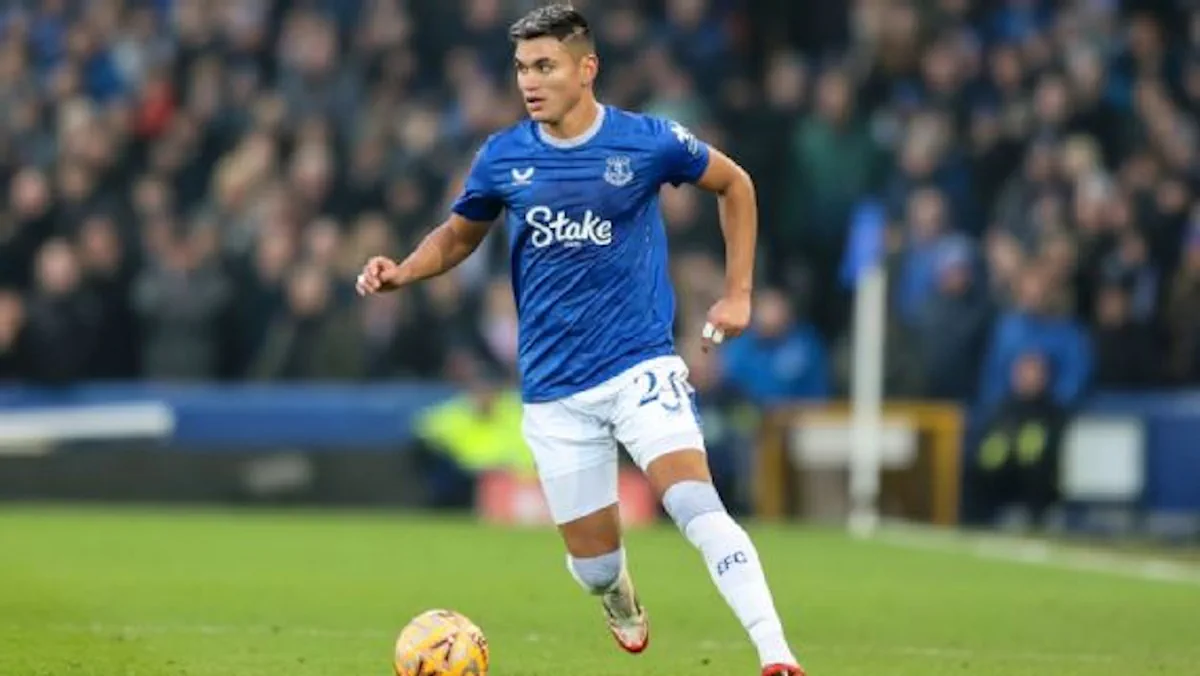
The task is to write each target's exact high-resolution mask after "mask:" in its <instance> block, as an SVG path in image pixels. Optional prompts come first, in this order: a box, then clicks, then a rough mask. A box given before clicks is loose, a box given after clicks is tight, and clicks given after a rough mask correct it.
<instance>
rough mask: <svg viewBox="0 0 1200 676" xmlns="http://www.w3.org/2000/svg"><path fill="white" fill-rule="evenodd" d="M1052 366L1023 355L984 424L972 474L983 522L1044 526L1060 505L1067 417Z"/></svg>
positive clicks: (1030, 354)
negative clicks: (1054, 386) (1056, 392)
mask: <svg viewBox="0 0 1200 676" xmlns="http://www.w3.org/2000/svg"><path fill="white" fill-rule="evenodd" d="M1051 368H1052V367H1051V366H1050V362H1049V361H1048V360H1047V359H1045V358H1044V357H1043V356H1042V355H1041V354H1039V353H1037V352H1025V353H1022V354H1020V355H1018V356H1017V358H1016V359H1015V360H1014V361H1013V363H1012V370H1011V376H1010V382H1011V385H1010V387H1009V388H1008V391H1009V393H1010V394H1009V395H1008V396H1007V397H1006V399H1005V401H1004V402H1003V403H1002V405H1001V406H1000V407H999V409H998V410H997V411H996V412H995V413H994V414H993V415H992V416H991V417H990V419H989V420H988V422H987V424H986V432H985V434H984V437H983V442H982V443H981V444H980V447H979V451H978V454H977V455H976V459H975V465H974V467H973V468H972V470H971V471H970V475H971V476H972V477H973V478H974V480H973V482H972V483H973V487H974V489H975V491H976V501H977V505H978V507H979V509H980V512H981V516H982V517H983V518H984V519H985V520H986V521H988V522H994V521H995V520H997V519H999V518H1003V519H1004V520H1005V521H1007V522H1009V523H1010V524H1012V525H1021V524H1023V523H1030V522H1031V523H1032V524H1035V525H1042V524H1044V522H1045V518H1046V516H1047V514H1048V510H1049V509H1050V507H1051V506H1053V505H1054V504H1055V503H1056V502H1057V501H1058V476H1059V470H1058V467H1059V452H1060V444H1061V442H1062V434H1063V429H1064V427H1065V425H1066V411H1065V409H1064V408H1063V407H1062V405H1060V404H1059V403H1058V402H1057V401H1055V397H1054V395H1053V394H1052V393H1051V391H1050V381H1051V380H1052V379H1053V378H1054V376H1053V374H1052V373H1051V372H1050V369H1051Z"/></svg>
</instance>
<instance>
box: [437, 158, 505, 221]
mask: <svg viewBox="0 0 1200 676" xmlns="http://www.w3.org/2000/svg"><path fill="white" fill-rule="evenodd" d="M491 147H492V141H491V139H489V140H488V141H487V142H486V143H484V144H483V145H482V146H480V148H479V151H478V152H476V153H475V159H474V160H473V161H472V162H471V169H470V171H468V172H467V178H466V180H465V181H464V182H463V188H462V192H460V193H459V194H458V197H456V198H455V200H454V204H452V205H451V207H450V210H451V211H453V212H454V213H456V214H458V215H459V216H462V217H463V218H465V219H467V220H471V221H480V222H485V223H486V222H490V221H493V220H495V219H496V217H497V216H499V215H500V211H501V210H503V209H504V199H503V197H502V196H501V195H500V193H499V191H497V190H496V186H495V181H493V180H492V165H491V158H490V153H491Z"/></svg>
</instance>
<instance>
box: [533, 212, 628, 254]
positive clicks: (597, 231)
mask: <svg viewBox="0 0 1200 676" xmlns="http://www.w3.org/2000/svg"><path fill="white" fill-rule="evenodd" d="M525 222H526V223H528V224H529V226H530V227H532V228H533V230H534V232H533V234H532V235H531V236H530V237H529V243H530V244H532V245H533V246H534V247H536V248H538V249H544V248H546V247H548V246H550V245H551V244H562V245H563V246H567V247H578V246H583V245H584V244H586V243H591V244H595V245H596V246H608V245H609V244H612V221H606V220H604V219H603V218H600V217H599V216H597V215H595V214H593V213H592V210H591V209H588V210H587V211H585V212H583V219H582V220H579V221H573V220H571V218H570V217H569V216H567V214H566V213H565V212H562V211H559V212H558V213H555V212H553V211H552V210H551V209H550V207H548V206H545V205H538V206H536V207H533V208H532V209H530V210H529V211H527V212H525Z"/></svg>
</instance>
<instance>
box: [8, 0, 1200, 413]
mask: <svg viewBox="0 0 1200 676" xmlns="http://www.w3.org/2000/svg"><path fill="white" fill-rule="evenodd" d="M534 4H536V3H535V2H534V0H441V1H436V0H295V1H290V2H289V1H287V0H27V1H20V0H8V1H7V2H4V3H0V7H2V9H0V36H2V38H0V186H2V187H3V189H2V190H0V380H3V379H16V380H18V381H27V382H39V383H50V384H62V383H70V382H76V381H79V380H85V379H103V378H108V379H127V378H143V379H153V380H166V381H179V380H189V381H194V380H215V379H224V380H228V379H266V380H299V379H337V380H362V379H384V378H447V377H449V378H470V377H472V374H478V373H479V372H480V371H481V368H480V365H483V368H484V369H486V370H487V371H488V372H489V373H506V374H508V375H509V376H510V377H511V375H512V374H513V369H514V363H515V346H516V320H515V312H514V307H513V303H512V299H511V295H510V290H509V286H508V282H507V277H506V269H505V261H506V257H505V252H504V250H503V247H504V241H503V238H502V237H491V238H489V240H488V241H487V242H486V243H485V246H484V247H483V248H482V249H481V250H480V251H479V252H478V253H477V254H476V255H475V256H473V257H472V258H471V259H470V260H469V261H468V262H467V263H466V264H464V265H463V266H462V267H461V268H460V269H459V270H457V271H455V273H453V274H449V275H446V276H443V277H440V278H438V279H436V280H433V281H430V282H428V283H425V284H423V285H421V286H419V287H417V288H413V289H410V290H406V291H404V292H402V293H397V294H388V295H384V296H380V297H376V298H371V299H368V300H366V301H363V300H361V299H358V298H356V297H355V296H354V295H353V289H352V280H353V277H354V275H355V274H357V272H358V269H359V267H360V266H361V264H362V262H363V261H364V260H365V259H366V258H367V257H368V256H369V255H373V254H377V253H380V252H391V253H392V254H394V255H401V254H402V253H403V252H405V251H407V250H409V249H411V247H412V246H413V245H414V244H415V243H416V242H417V241H419V239H420V238H421V237H422V236H423V235H424V234H425V232H427V231H428V229H429V228H430V227H432V226H433V225H434V224H436V223H437V222H438V221H440V220H441V219H442V218H443V216H444V214H445V210H446V207H447V205H448V202H449V200H450V199H451V198H452V197H453V195H454V194H455V192H456V190H457V189H458V187H459V186H460V185H461V180H462V177H463V173H464V171H465V169H466V167H467V163H468V162H469V160H470V158H471V156H472V154H473V152H474V150H475V148H476V147H477V145H478V144H479V143H480V141H481V140H482V139H484V138H485V137H486V136H487V134H489V133H490V132H492V131H494V130H496V129H498V128H500V127H502V126H505V125H508V124H511V123H513V122H515V121H517V120H519V119H521V117H522V114H523V111H522V108H521V105H520V101H519V99H518V98H517V97H516V96H515V89H514V86H513V83H512V76H511V66H510V63H511V55H510V49H511V47H510V45H509V43H508V40H507V36H506V28H507V26H508V24H509V22H511V21H512V20H513V19H514V18H516V17H517V16H519V15H520V14H521V13H522V12H524V11H525V10H527V9H529V8H530V7H531V6H533V5H534ZM575 5H576V6H577V7H579V8H580V9H582V10H583V11H585V13H587V14H588V15H589V16H590V17H591V19H592V21H593V28H594V31H595V34H596V37H597V40H598V44H599V50H600V56H601V62H602V75H601V78H600V83H599V87H600V95H601V97H602V98H603V99H604V100H605V101H606V102H609V103H612V104H616V105H620V106H627V107H631V108H636V109H639V110H643V111H647V112H650V113H654V114H659V115H664V116H669V117H671V118H674V119H676V120H678V121H680V122H681V123H683V124H685V125H689V126H690V127H692V128H693V129H694V130H695V131H696V132H697V134H698V135H699V136H701V137H702V138H704V139H706V140H708V141H710V142H712V143H714V144H716V145H718V146H719V147H722V148H723V149H725V150H726V151H727V152H728V153H729V154H731V155H732V156H733V157H735V158H736V159H737V160H738V161H740V162H741V163H742V164H743V165H744V166H746V167H747V169H748V170H749V171H750V172H751V174H752V175H753V176H754V177H755V179H756V182H757V185H758V192H759V198H760V205H761V218H762V221H761V223H762V234H761V244H762V256H761V261H762V263H761V265H760V268H759V269H760V273H761V280H760V282H759V288H760V289H761V291H760V292H759V299H758V302H757V312H756V318H755V326H754V328H753V330H752V331H751V332H750V334H749V335H748V336H746V337H745V338H744V339H742V340H739V341H735V342H733V343H731V344H730V345H728V346H727V347H726V348H725V349H724V351H723V352H721V353H720V354H718V355H715V356H705V355H703V354H701V353H700V352H699V350H698V349H697V345H696V341H695V339H696V338H697V336H696V334H697V333H698V332H697V330H696V329H697V327H699V326H700V325H701V324H702V315H703V313H704V312H705V310H706V309H707V307H708V305H709V303H711V302H712V300H714V298H715V297H716V294H717V293H719V291H720V289H721V281H722V268H723V266H722V260H723V249H722V240H721V233H720V227H719V224H718V220H717V210H716V205H715V202H714V201H713V200H712V199H711V198H709V197H708V196H706V195H704V194H703V193H700V192H699V191H697V190H696V189H694V188H690V187H683V188H679V189H673V188H665V189H664V193H663V208H664V211H665V216H666V221H667V227H668V229H669V234H670V238H671V244H672V254H673V261H674V262H673V274H674V276H675V278H676V280H677V283H678V284H677V286H678V289H679V294H680V298H679V301H680V303H679V304H680V320H679V325H678V328H679V335H680V340H681V349H682V350H683V351H684V352H685V355H686V356H687V357H688V358H689V359H690V360H691V363H692V364H693V368H694V371H695V374H694V375H695V379H696V380H697V387H698V389H701V390H702V391H711V393H712V394H713V397H712V398H711V399H709V401H717V402H720V401H723V397H724V396H725V395H726V394H730V393H732V394H731V396H733V397H734V398H736V399H739V400H749V401H751V402H755V403H766V404H769V403H771V402H773V401H778V400H781V399H797V398H817V399H819V398H824V397H828V396H831V395H833V394H837V393H843V392H845V391H846V390H847V387H848V385H847V384H848V382H849V371H850V363H851V361H852V358H853V356H852V351H851V348H850V346H851V345H852V340H853V336H852V333H853V330H852V328H853V327H852V324H851V322H850V317H851V315H852V307H853V304H852V298H853V291H854V288H853V287H854V281H855V279H856V274H855V272H856V270H858V269H859V268H860V267H861V264H862V261H863V260H864V259H865V258H866V257H869V256H871V255H872V254H871V253H870V252H871V251H875V250H880V249H881V250H882V252H883V256H884V259H885V262H886V267H887V269H888V271H889V273H890V274H889V282H888V304H889V317H888V321H887V333H888V339H887V343H886V344H887V348H886V349H887V356H886V364H887V374H886V386H885V387H886V392H887V394H888V395H889V396H893V397H910V398H916V397H932V398H940V399H951V400H958V401H963V402H969V403H971V404H978V405H979V406H980V407H981V409H982V410H986V411H997V410H1000V409H1002V408H1003V407H1004V406H1006V405H1007V403H1008V402H1011V401H1012V400H1013V399H1014V397H1015V398H1017V399H1022V398H1026V399H1027V398H1029V397H1033V398H1039V397H1040V398H1042V399H1045V400H1046V401H1047V402H1049V403H1050V404H1052V405H1054V406H1063V407H1069V406H1070V405H1071V404H1073V403H1075V402H1076V401H1077V400H1078V398H1079V397H1080V396H1082V394H1083V393H1085V392H1087V391H1088V390H1089V389H1090V388H1094V387H1106V388H1135V387H1165V386H1174V385H1181V386H1182V385H1194V384H1196V383H1198V382H1200V201H1198V200H1197V199H1196V197H1195V195H1196V188H1197V187H1200V186H1198V184H1197V181H1198V180H1200V155H1198V154H1197V149H1198V146H1197V144H1198V143H1200V134H1198V132H1200V129H1197V126H1196V113H1197V112H1198V109H1200V9H1191V8H1189V7H1188V4H1187V3H1186V2H1183V1H1182V0H1180V1H1179V2H1170V1H1162V2H1118V0H1074V1H1071V0H1063V1H1062V2H1050V1H1047V0H992V1H990V2H989V1H975V2H972V1H971V0H857V1H847V2H832V1H830V2H825V1H822V2H795V1H789V0H752V1H750V2H735V1H734V0H659V1H655V2H632V1H627V0H613V1H605V2H600V1H598V0H597V1H588V2H582V1H578V0H577V1H576V2H575ZM1031 362H1036V364H1035V365H1034V366H1029V364H1030V363H1031ZM1021 365H1023V366H1021ZM1034 371H1036V372H1037V373H1038V374H1040V375H1039V377H1040V381H1039V382H1040V383H1041V384H1040V385H1038V386H1037V387H1033V388H1032V389H1031V388H1030V387H1027V386H1024V385H1022V384H1021V383H1022V382H1025V381H1022V376H1021V373H1023V372H1025V373H1029V372H1034ZM1025 380H1026V381H1028V380H1029V378H1028V377H1026V378H1025Z"/></svg>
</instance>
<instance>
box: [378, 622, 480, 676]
mask: <svg viewBox="0 0 1200 676" xmlns="http://www.w3.org/2000/svg"><path fill="white" fill-rule="evenodd" d="M394 665H395V667H396V676H487V672H488V644H487V639H486V638H485V637H484V635H483V631H481V630H480V629H479V627H477V626H475V623H474V622H472V621H471V620H469V619H467V617H466V616H465V615H463V614H461V613H456V612H454V611H453V610H441V609H437V610H427V611H425V612H423V613H421V614H420V615H417V616H416V617H414V618H413V619H412V621H411V622H409V623H408V626H406V627H404V629H403V630H402V631H401V632H400V636H399V637H398V638H397V639H396V660H395V662H394Z"/></svg>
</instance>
